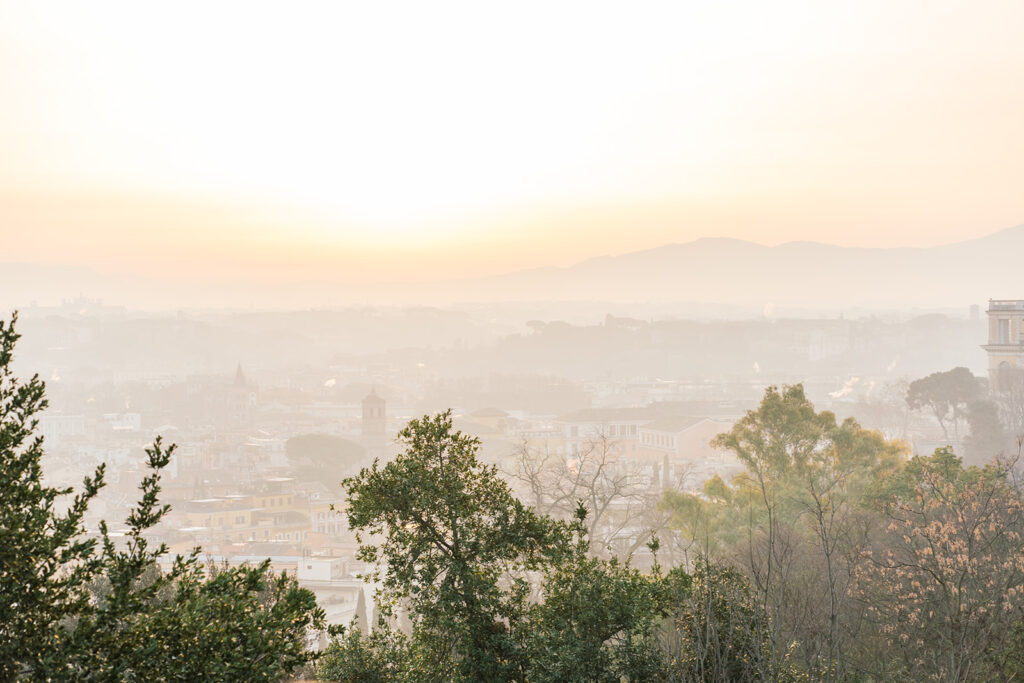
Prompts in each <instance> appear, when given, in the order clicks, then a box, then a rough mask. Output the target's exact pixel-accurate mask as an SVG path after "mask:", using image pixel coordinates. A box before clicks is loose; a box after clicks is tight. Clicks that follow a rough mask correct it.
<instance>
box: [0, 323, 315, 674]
mask: <svg viewBox="0 0 1024 683" xmlns="http://www.w3.org/2000/svg"><path fill="white" fill-rule="evenodd" d="M16 321H17V316H14V317H12V319H11V322H10V323H9V324H5V323H3V321H0V533H2V536H0V597H2V599H0V680H11V679H14V678H32V679H37V680H82V681H90V680H94V681H121V680H155V679H160V680H182V681H184V680H200V679H201V680H211V681H228V680H238V679H239V678H242V677H244V678H245V679H246V680H255V681H273V680H278V679H280V678H281V677H282V676H283V675H285V674H287V673H289V672H291V671H292V670H293V669H295V668H296V667H298V666H301V665H303V664H304V663H306V662H308V661H310V660H311V659H312V658H313V657H314V654H313V653H312V652H310V651H309V650H308V649H307V648H306V640H307V634H308V631H309V630H310V629H319V628H323V626H324V613H323V611H322V610H320V609H319V608H317V607H316V602H315V598H314V596H313V594H312V593H310V592H309V591H306V590H303V589H301V588H299V587H298V585H297V584H296V583H295V582H294V580H293V579H291V578H290V577H288V576H285V575H282V576H279V577H274V576H272V574H271V573H270V570H269V564H268V563H264V564H262V565H260V566H258V567H239V568H233V569H224V570H222V571H219V572H214V575H213V576H212V577H208V576H207V573H206V571H205V570H204V569H203V568H202V567H201V566H200V565H199V563H198V561H197V556H198V549H197V550H196V551H195V552H193V554H192V555H190V556H188V557H179V558H177V559H176V560H175V562H174V565H173V568H172V569H171V570H170V571H169V572H168V573H166V574H164V573H162V572H161V571H160V569H159V568H158V566H157V564H156V561H157V560H158V559H159V558H160V557H161V556H163V555H164V554H166V552H167V549H166V547H165V546H164V545H163V544H160V545H158V546H155V547H153V546H151V545H150V543H149V540H148V539H147V531H148V530H150V529H151V528H152V527H153V526H154V525H156V524H157V523H158V522H159V521H160V520H161V518H162V517H163V516H164V515H165V514H166V513H167V511H168V510H169V507H168V506H166V505H161V504H160V502H159V493H160V476H161V471H162V469H163V468H164V467H166V466H167V464H168V462H169V461H170V458H171V455H172V454H173V452H174V447H173V446H170V447H168V448H164V447H163V445H162V443H161V441H160V439H159V438H157V440H156V441H155V442H154V444H153V445H152V446H151V447H150V448H148V449H147V450H146V454H147V458H148V463H147V464H148V466H149V474H148V475H147V476H146V477H145V478H143V480H142V484H141V486H140V489H141V492H142V495H141V499H140V501H139V503H138V504H137V505H136V506H135V507H134V508H133V509H132V511H131V513H130V514H129V516H128V520H127V526H128V533H127V536H126V544H125V545H124V547H119V546H118V545H116V544H115V542H114V540H113V539H112V538H111V536H110V534H109V533H108V530H107V526H106V523H105V522H104V523H101V524H100V528H99V538H98V539H96V538H88V537H86V536H85V532H86V529H85V527H84V525H83V518H84V516H85V513H86V512H87V510H88V506H89V502H90V501H91V500H92V499H93V498H94V497H95V495H96V494H97V493H98V492H99V490H100V489H101V488H102V486H103V475H104V468H103V466H102V465H101V466H100V467H99V468H98V469H97V470H96V471H95V473H94V474H93V475H92V476H91V477H87V478H86V479H85V482H84V485H83V488H84V490H83V491H82V492H81V493H79V494H78V495H77V496H75V497H74V498H73V499H72V500H71V501H70V502H69V503H67V509H66V510H65V511H64V512H59V511H58V510H59V509H60V507H61V506H62V504H63V503H65V497H67V496H69V495H70V494H72V493H73V491H72V489H70V488H64V489H57V488H53V487H48V486H45V485H44V484H43V483H42V468H41V466H40V459H41V458H42V455H43V440H42V437H40V436H36V435H35V430H36V428H37V426H38V418H37V417H36V416H37V414H38V413H39V412H40V411H41V410H43V409H44V408H45V407H46V399H45V387H44V385H43V383H42V382H41V381H40V380H39V377H38V376H33V377H32V378H31V379H30V380H29V381H27V382H22V381H19V380H18V379H17V378H16V377H14V375H13V373H12V371H11V361H12V358H13V352H14V347H15V343H16V342H17V340H18V337H19V336H18V334H17V333H16V332H15V323H16Z"/></svg>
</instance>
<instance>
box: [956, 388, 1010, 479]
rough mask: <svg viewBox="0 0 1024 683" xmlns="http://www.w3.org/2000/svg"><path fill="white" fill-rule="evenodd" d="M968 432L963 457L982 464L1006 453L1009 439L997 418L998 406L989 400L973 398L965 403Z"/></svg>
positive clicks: (975, 463)
mask: <svg viewBox="0 0 1024 683" xmlns="http://www.w3.org/2000/svg"><path fill="white" fill-rule="evenodd" d="M967 425H968V427H969V428H970V434H968V435H967V436H966V437H965V438H964V458H965V459H966V460H967V461H968V462H970V463H971V464H974V465H983V464H985V463H987V462H989V461H991V460H993V459H994V458H996V457H999V456H1002V455H1005V454H1006V451H1007V446H1008V445H1009V439H1007V438H1006V430H1005V429H1004V428H1003V424H1002V422H1000V420H999V406H998V405H997V404H996V403H995V402H993V401H989V400H985V399H975V400H973V401H971V402H970V403H968V404H967Z"/></svg>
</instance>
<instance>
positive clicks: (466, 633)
mask: <svg viewBox="0 0 1024 683" xmlns="http://www.w3.org/2000/svg"><path fill="white" fill-rule="evenodd" d="M398 438H399V441H400V442H402V443H403V444H404V445H405V450H404V452H402V453H401V454H399V455H398V456H397V457H396V458H395V459H394V460H393V461H391V462H389V463H388V464H387V465H384V466H381V465H380V463H379V461H376V460H375V461H374V463H373V465H372V466H371V467H369V468H364V469H363V470H362V471H361V472H360V473H359V474H358V475H357V476H355V477H351V478H349V479H346V480H345V481H344V482H343V486H344V488H345V489H346V490H347V492H348V496H349V499H348V510H347V513H348V519H349V526H350V527H351V528H352V529H354V530H356V532H357V535H358V538H359V539H360V542H361V543H362V542H363V539H364V538H368V537H370V538H375V539H378V542H377V543H376V544H371V543H369V542H368V543H365V544H363V545H362V546H361V547H360V550H359V557H360V558H361V559H363V560H364V561H366V562H368V563H373V564H377V563H380V565H379V566H380V571H379V573H378V574H377V575H376V578H381V579H382V588H381V590H380V591H379V593H378V598H377V599H378V604H380V605H381V609H382V611H383V613H384V614H385V615H386V614H388V613H389V612H390V613H392V614H393V612H394V610H395V608H396V607H404V608H406V609H408V611H409V613H410V616H411V618H412V644H411V646H412V647H413V649H414V650H415V652H416V656H422V657H423V659H424V660H425V666H426V667H427V668H428V669H429V671H430V675H432V676H433V677H435V678H437V677H440V678H444V679H447V680H489V681H502V680H513V679H516V680H522V674H523V671H524V669H525V667H526V659H525V656H524V653H523V650H522V647H521V644H520V643H517V642H516V639H515V638H514V635H513V632H512V628H511V625H513V624H516V623H517V622H518V621H519V619H520V618H521V617H522V615H523V613H524V612H525V610H526V609H527V597H528V594H529V591H530V586H529V582H528V581H527V580H526V578H525V576H524V573H525V572H529V571H534V570H537V569H539V568H541V566H542V565H543V564H544V563H545V562H547V561H550V560H551V559H553V558H556V557H559V556H561V555H563V554H564V552H565V551H566V548H567V547H568V543H569V538H570V534H569V528H568V527H567V526H566V525H564V524H562V523H559V522H555V521H553V520H551V519H550V518H548V517H545V516H542V515H538V514H537V513H536V512H534V511H533V510H531V509H529V508H527V507H526V506H524V505H523V504H522V503H521V502H519V501H518V500H516V499H515V498H514V497H513V496H512V494H511V492H510V490H509V488H508V485H507V484H506V483H505V482H504V481H503V480H502V479H501V478H500V477H499V476H498V473H497V470H496V468H495V467H493V466H485V465H483V464H481V463H480V462H479V461H478V460H477V457H476V452H477V449H478V448H479V441H478V440H477V439H475V438H472V437H470V436H467V435H465V434H463V433H462V432H459V431H455V430H454V429H453V427H452V417H451V411H450V410H449V411H446V412H444V413H440V414H438V415H435V416H433V417H429V416H424V417H423V418H422V419H418V420H413V421H411V422H410V423H409V424H408V425H407V426H406V427H405V428H404V429H403V430H402V431H401V432H399V434H398ZM424 675H427V674H424Z"/></svg>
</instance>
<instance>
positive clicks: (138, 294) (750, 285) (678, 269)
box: [0, 225, 1024, 308]
mask: <svg viewBox="0 0 1024 683" xmlns="http://www.w3.org/2000/svg"><path fill="white" fill-rule="evenodd" d="M77 296H85V297H89V298H101V299H103V300H104V301H106V302H108V303H111V304H124V305H128V306H138V307H147V308H152V307H157V306H172V307H174V306H239V307H248V306H255V307H261V306H262V307H268V306H269V307H304V306H325V305H352V304H395V303H410V304H444V303H451V302H459V301H554V300H564V301H573V300H579V301H609V302H668V301H694V302H712V303H715V302H717V303H725V304H766V303H773V304H777V305H787V306H828V307H829V308H835V307H843V306H851V307H853V306H865V307H883V308H896V307H905V306H924V307H951V306H952V307H958V306H965V305H968V304H971V303H982V302H984V301H985V300H987V299H988V298H1017V297H1021V296H1024V225H1018V226H1016V227H1012V228H1007V229H1005V230H1001V231H999V232H996V233H993V234H991V235H988V236H986V237H982V238H978V239H973V240H967V241H963V242H957V243H953V244H947V245H942V246H937V247H928V248H890V249H885V248H853V247H839V246H835V245H830V244H821V243H817V242H787V243H785V244H780V245H778V246H764V245H760V244H756V243H754V242H748V241H744V240H737V239H728V238H702V239H698V240H695V241H693V242H687V243H684V244H667V245H664V246H661V247H657V248H654V249H646V250H643V251H635V252H630V253H626V254H621V255H618V256H600V257H596V258H590V259H587V260H585V261H582V262H580V263H578V264H576V265H573V266H569V267H566V268H556V267H543V268H534V269H529V270H523V271H517V272H513V273H507V274H504V275H497V276H492V277H485V278H475V279H467V280H457V281H445V282H428V283H414V284H408V283H393V284H374V285H358V286H353V285H349V284H344V285H343V284H338V283H328V282H296V283H293V284H290V285H286V286H281V285H279V284H265V283H253V282H243V281H232V282H216V283H214V282H187V283H183V282H172V281H169V280H157V279H147V278H140V277H130V276H124V275H111V274H105V273H100V272H97V271H94V270H90V269H88V268H81V267H75V266H54V265H36V264H19V263H0V306H4V307H15V306H18V307H24V306H27V305H28V304H29V303H30V302H32V301H37V302H39V303H40V304H44V305H52V304H54V303H57V302H59V301H60V300H63V299H70V298H74V297H77Z"/></svg>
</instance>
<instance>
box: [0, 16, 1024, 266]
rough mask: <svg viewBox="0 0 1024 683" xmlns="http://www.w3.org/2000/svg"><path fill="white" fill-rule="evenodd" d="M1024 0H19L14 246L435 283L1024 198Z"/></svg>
mask: <svg viewBox="0 0 1024 683" xmlns="http://www.w3.org/2000/svg"><path fill="white" fill-rule="evenodd" d="M1022 25H1024V3H1020V2H1016V1H1014V2H979V3H943V2H934V1H932V0H927V1H926V0H922V1H918V2H900V1H898V0H889V1H885V2H859V3H812V2H773V3H764V2H753V1H751V2H745V3H744V2H738V3H681V2H672V3H628V4H624V3H619V4H615V5H612V4H602V3H594V2H585V3H583V2H581V3H549V2H545V3H527V2H523V3H515V4H510V5H507V6H505V7H503V8H501V9H499V8H497V7H496V6H494V5H491V4H490V3H477V2H466V3H444V2H442V3H388V2H380V3H337V2H331V3H287V4H283V3H253V2H245V3H234V4H233V3H199V2H196V3H189V2H184V3H174V4H173V5H158V4H155V3H137V2H104V3H73V2H68V3H64V4H62V3H20V2H13V1H11V2H5V1H4V0H0V103H3V106H0V237H2V239H3V251H2V253H0V262H3V261H30V262H40V263H75V264H82V265H90V266H93V267H98V268H101V269H105V270H119V271H131V272H148V273H159V274H175V273H177V274H183V275H192V274H203V275H204V276H205V275H210V274H211V273H218V274H220V275H221V276H225V277H234V276H236V275H249V276H251V275H254V274H259V276H260V277H265V278H268V279H272V280H273V279H294V278H318V279H320V278H330V279H340V280H348V279H353V280H362V279H368V278H369V279H434V278H447V277H451V276H465V275H478V274H486V273H492V272H499V271H506V270H512V269H517V268H522V267H532V266H540V265H551V264H554V265H564V264H568V263H572V262H575V261H578V260H582V259H584V258H587V257H589V256H593V255H598V254H605V253H619V252H624V251H630V250H634V249H641V248H647V247H653V246H656V245H659V244H664V243H666V242H681V241H687V240H691V239H695V238H698V237H702V236H730V237H739V238H744V239H751V240H754V241H758V242H761V243H766V244H774V243H779V242H783V241H787V240H793V239H813V240H818V241H824V242H832V243H837V244H846V245H875V246H890V245H891V246H896V245H899V246H903V245H921V246H926V245H932V244H937V243H943V242H949V241H955V240H960V239H968V238H971V237H976V236H980V235H983V234H987V233H989V232H993V231H995V230H997V229H1000V228H1004V227H1008V226H1010V225H1015V224H1019V223H1022V222H1024V192H1022V191H1021V188H1022V187H1024V126H1022V124H1021V122H1022V121H1024V88H1021V87H1020V84H1021V83H1024V46H1022V43H1021V42H1020V39H1019V29H1020V27H1021V26H1022Z"/></svg>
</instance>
